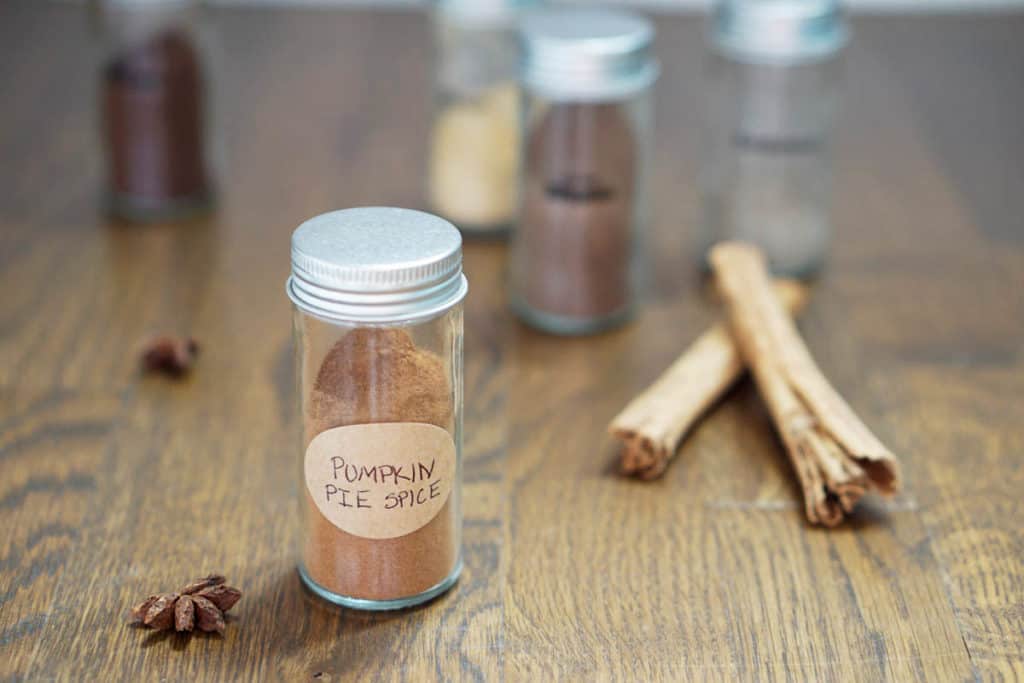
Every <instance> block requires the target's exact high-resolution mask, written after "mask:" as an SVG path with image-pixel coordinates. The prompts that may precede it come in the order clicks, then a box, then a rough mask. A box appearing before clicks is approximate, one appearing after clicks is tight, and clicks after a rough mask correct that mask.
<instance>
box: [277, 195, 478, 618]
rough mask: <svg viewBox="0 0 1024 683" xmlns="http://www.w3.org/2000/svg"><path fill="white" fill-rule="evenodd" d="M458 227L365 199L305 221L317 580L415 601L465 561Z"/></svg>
mask: <svg viewBox="0 0 1024 683" xmlns="http://www.w3.org/2000/svg"><path fill="white" fill-rule="evenodd" d="M461 243H462V240H461V237H460V235H459V231H458V230H457V229H456V228H455V227H454V226H453V225H451V224H450V223H448V222H447V221H445V220H443V219H441V218H438V217H436V216H432V215H430V214H427V213H423V212H420V211H411V210H408V209H396V208H384V207H374V208H358V209H347V210H344V211H335V212H332V213H327V214H323V215H321V216H317V217H316V218H313V219H311V220H309V221H306V222H305V223H303V224H302V225H300V226H299V227H298V228H297V229H296V230H295V232H294V234H293V235H292V252H291V254H292V272H291V277H290V278H289V279H288V285H287V291H288V296H289V297H290V298H291V300H292V303H293V304H294V332H295V339H296V344H295V348H296V354H297V361H298V363H297V367H298V375H299V377H298V390H299V404H300V408H301V413H302V421H303V435H302V441H301V444H299V445H300V448H299V454H300V457H299V471H300V481H301V489H302V496H301V498H302V502H301V508H302V533H301V550H300V555H301V561H300V564H299V573H300V575H301V577H302V580H303V581H304V582H305V583H306V585H307V586H308V587H309V588H310V589H311V590H312V591H313V592H314V593H316V594H317V595H319V596H320V597H322V598H324V599H326V600H329V601H330V602H333V603H336V604H340V605H345V606H347V607H354V608H358V609H368V610H386V609H399V608H402V607H408V606H410V605H415V604H418V603H421V602H425V601H427V600H429V599H431V598H433V597H435V596H437V595H440V594H441V593H443V592H444V591H446V590H447V589H448V588H450V587H451V586H452V585H453V584H454V583H455V581H456V579H457V578H458V575H459V572H460V571H461V568H462V552H461V535H462V508H461V505H462V503H461V501H462V487H461V476H462V475H461V471H462V454H461V453H462V301H463V299H464V297H465V295H466V291H467V284H466V278H465V276H464V275H463V274H462V248H461Z"/></svg>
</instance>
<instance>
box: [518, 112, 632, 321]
mask: <svg viewBox="0 0 1024 683" xmlns="http://www.w3.org/2000/svg"><path fill="white" fill-rule="evenodd" d="M635 156H636V153H635V149H634V138H633V132H632V129H631V127H630V124H629V121H628V120H627V118H626V116H625V113H624V112H623V111H622V109H621V108H620V106H619V105H616V104H561V105H554V106H552V107H551V108H550V109H549V110H548V111H547V112H545V113H544V114H543V119H542V120H541V122H540V123H539V124H537V125H536V126H535V127H534V129H533V132H532V134H531V135H530V138H529V140H528V141H527V146H526V161H525V163H526V165H527V166H526V174H525V179H526V186H525V187H524V204H523V214H522V220H521V224H520V226H519V230H520V231H521V235H520V240H521V242H520V244H521V247H520V248H521V250H522V251H521V252H520V254H519V255H518V257H519V259H520V260H519V264H518V267H519V268H520V269H521V270H520V274H519V278H518V279H519V282H520V283H521V284H520V287H521V291H522V294H523V296H524V298H525V303H527V304H528V305H529V306H530V307H531V308H533V309H536V310H538V311H542V312H544V313H549V314H553V315H558V316H565V317H578V318H600V317H604V316H609V315H613V314H615V313H617V312H619V311H621V310H623V309H625V308H626V307H627V306H628V305H629V300H630V289H631V283H630V259H631V258H632V248H631V239H632V222H633V207H634V193H635V189H634V187H635V182H636V181H635V168H636V159H635Z"/></svg>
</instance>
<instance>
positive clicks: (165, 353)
mask: <svg viewBox="0 0 1024 683" xmlns="http://www.w3.org/2000/svg"><path fill="white" fill-rule="evenodd" d="M198 355H199V343H198V342H197V341H196V340H195V339H192V338H191V337H157V338H156V339H152V340H150V342H149V343H148V344H146V347H145V348H144V349H143V351H142V369H143V370H145V371H146V372H162V373H163V374H165V375H170V376H171V377H181V376H182V375H184V374H186V373H187V372H188V371H189V370H191V369H192V366H193V365H194V364H195V362H196V357H197V356H198Z"/></svg>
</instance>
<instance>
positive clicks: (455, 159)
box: [427, 0, 538, 237]
mask: <svg viewBox="0 0 1024 683" xmlns="http://www.w3.org/2000/svg"><path fill="white" fill-rule="evenodd" d="M536 4H538V1H537V0H438V1H437V3H436V5H435V7H434V13H433V20H434V36H435V50H436V56H435V60H436V62H435V71H436V73H435V103H434V107H435V111H434V121H433V132H432V140H431V148H430V164H429V167H430V168H429V175H428V180H427V184H428V188H427V190H428V199H429V203H430V206H431V208H432V210H434V211H435V212H437V213H438V214H440V215H442V216H444V217H445V218H447V219H448V220H450V221H452V222H453V223H455V224H456V225H457V226H458V227H459V229H460V230H462V232H463V233H464V234H466V235H472V236H476V237H501V236H504V235H506V234H507V233H508V229H509V227H510V225H511V223H512V220H513V217H514V214H515V210H516V203H517V201H518V187H517V183H518V171H519V147H520V127H519V86H518V84H517V83H516V76H517V71H518V67H519V47H518V41H517V26H518V21H519V17H520V15H521V13H522V11H523V9H524V8H526V7H529V6H531V5H536Z"/></svg>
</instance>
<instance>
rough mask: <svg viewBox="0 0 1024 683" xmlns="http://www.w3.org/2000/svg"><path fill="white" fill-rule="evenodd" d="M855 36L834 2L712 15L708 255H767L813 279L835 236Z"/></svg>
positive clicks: (764, 0)
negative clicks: (834, 192)
mask: <svg viewBox="0 0 1024 683" xmlns="http://www.w3.org/2000/svg"><path fill="white" fill-rule="evenodd" d="M846 41H847V29H846V25H845V23H844V20H843V16H842V14H841V13H840V10H839V6H838V4H837V2H836V0H721V2H719V4H718V5H717V6H716V8H715V11H714V13H713V16H712V21H711V27H710V35H709V43H710V54H709V58H708V64H707V73H706V102H707V107H706V112H705V113H706V124H705V128H706V132H705V136H704V150H703V159H702V165H701V169H700V187H701V192H702V213H703V216H702V231H701V238H702V242H703V245H702V246H703V247H704V248H703V249H702V253H706V251H707V249H708V248H710V246H711V245H713V244H714V243H715V242H717V241H721V240H742V241H746V242H752V243H754V244H756V245H758V246H759V247H761V249H763V250H764V252H765V255H766V256H767V258H768V261H769V263H770V265H771V268H772V270H773V271H774V272H775V273H776V274H780V275H789V276H794V277H805V276H810V275H813V274H814V273H815V272H817V271H818V270H819V269H820V268H821V266H822V265H823V263H824V259H825V256H826V253H827V250H828V244H829V241H830V238H831V221H830V217H829V213H830V211H829V195H830V184H831V176H832V154H831V144H830V137H831V131H832V126H833V118H834V115H835V109H836V104H837V99H838V95H839V82H840V75H841V74H840V69H841V63H840V60H839V55H840V51H841V48H842V47H843V46H844V45H845V43H846Z"/></svg>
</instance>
